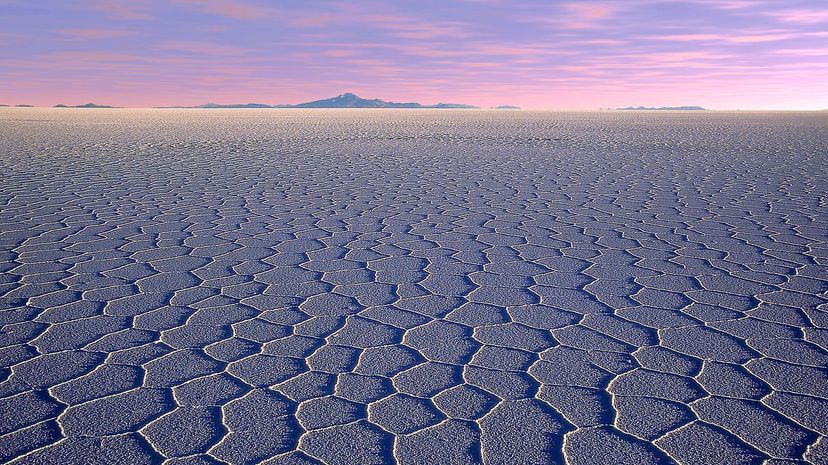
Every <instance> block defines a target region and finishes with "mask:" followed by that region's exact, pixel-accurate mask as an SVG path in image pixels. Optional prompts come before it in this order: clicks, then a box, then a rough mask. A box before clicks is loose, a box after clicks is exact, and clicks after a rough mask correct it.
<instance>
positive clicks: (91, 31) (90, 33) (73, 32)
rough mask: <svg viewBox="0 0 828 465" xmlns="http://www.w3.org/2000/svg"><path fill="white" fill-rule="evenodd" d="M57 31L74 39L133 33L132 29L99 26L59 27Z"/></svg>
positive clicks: (103, 37)
mask: <svg viewBox="0 0 828 465" xmlns="http://www.w3.org/2000/svg"><path fill="white" fill-rule="evenodd" d="M57 32H58V33H60V34H63V35H65V36H67V37H69V38H72V39H76V40H95V39H112V38H115V37H124V36H129V35H132V34H134V32H132V31H126V30H120V29H100V28H82V29H59V30H58V31H57Z"/></svg>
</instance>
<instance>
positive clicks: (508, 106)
mask: <svg viewBox="0 0 828 465" xmlns="http://www.w3.org/2000/svg"><path fill="white" fill-rule="evenodd" d="M492 109H494V110H520V107H516V106H514V105H501V106H499V107H492Z"/></svg>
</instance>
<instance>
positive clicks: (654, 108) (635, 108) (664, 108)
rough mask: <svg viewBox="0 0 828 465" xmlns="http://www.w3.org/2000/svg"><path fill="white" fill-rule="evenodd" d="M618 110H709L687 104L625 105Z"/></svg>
mask: <svg viewBox="0 0 828 465" xmlns="http://www.w3.org/2000/svg"><path fill="white" fill-rule="evenodd" d="M616 110H650V111H661V110H683V111H698V110H707V108H704V107H699V106H695V105H687V106H680V107H624V108H616Z"/></svg>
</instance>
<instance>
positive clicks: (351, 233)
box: [0, 109, 828, 465]
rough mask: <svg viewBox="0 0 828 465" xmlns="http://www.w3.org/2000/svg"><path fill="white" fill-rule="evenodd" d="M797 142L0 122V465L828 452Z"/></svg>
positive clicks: (547, 116) (808, 205)
mask: <svg viewBox="0 0 828 465" xmlns="http://www.w3.org/2000/svg"><path fill="white" fill-rule="evenodd" d="M826 134H828V115H825V114H816V113H813V114H751V113H743V114H739V115H735V114H726V113H706V114H703V115H697V114H693V115H691V114H658V115H655V114H637V113H634V114H632V113H624V114H618V113H610V112H607V113H589V114H578V113H558V114H553V113H530V112H525V113H509V114H504V113H495V112H474V111H472V112H439V111H425V110H424V111H417V112H413V111H412V112H382V111H371V110H367V111H361V112H338V111H304V110H295V111H294V110H290V111H272V110H262V111H254V110H251V111H247V110H244V111H222V110H215V111H203V112H200V111H199V112H181V111H172V110H171V111H163V112H162V111H155V112H151V111H127V110H123V111H121V110H112V111H100V112H97V111H92V110H90V111H88V112H85V111H82V110H79V111H73V110H69V111H65V112H61V113H60V114H58V113H56V112H54V111H45V110H36V109H34V110H23V109H15V110H0V173H2V183H0V271H2V275H1V276H2V277H1V278H0V306H2V307H0V462H10V463H15V464H43V463H63V464H74V463H130V464H143V463H152V464H157V463H165V464H185V463H187V464H197V463H198V464H215V463H230V464H258V463H263V464H288V463H290V464H299V463H302V464H320V463H321V464H327V465H336V464H349V463H353V464H379V463H401V464H403V463H405V464H409V463H410V464H422V463H446V464H455V463H456V464H465V463H481V462H483V463H491V464H507V463H508V464H522V463H546V464H555V463H570V464H592V463H616V464H622V463H631V464H632V463H634V464H643V463H682V464H708V465H713V464H741V463H767V464H771V463H814V464H816V463H828V439H826V434H828V422H827V421H826V419H828V398H826V397H828V396H826V393H828V370H826V368H825V367H826V365H828V303H826V302H827V301H828V300H827V299H828V294H826V293H827V292H828V281H826V278H827V277H828V267H826V260H828V244H827V243H826V241H827V237H828V234H826V231H828V210H826V207H828V205H826V198H828V187H827V186H826V182H827V181H826V180H828V163H827V162H826V160H828V139H826ZM90 460H91V462H89V461H90Z"/></svg>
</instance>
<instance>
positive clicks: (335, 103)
mask: <svg viewBox="0 0 828 465" xmlns="http://www.w3.org/2000/svg"><path fill="white" fill-rule="evenodd" d="M291 107H292V108H425V107H424V106H422V105H420V104H419V103H413V102H409V103H396V102H386V101H385V100H380V99H373V100H368V99H364V98H361V97H360V96H358V95H356V94H352V93H350V92H348V93H345V94H341V95H338V96H336V97H334V98H328V99H324V100H314V101H313V102H306V103H300V104H297V105H291Z"/></svg>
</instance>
